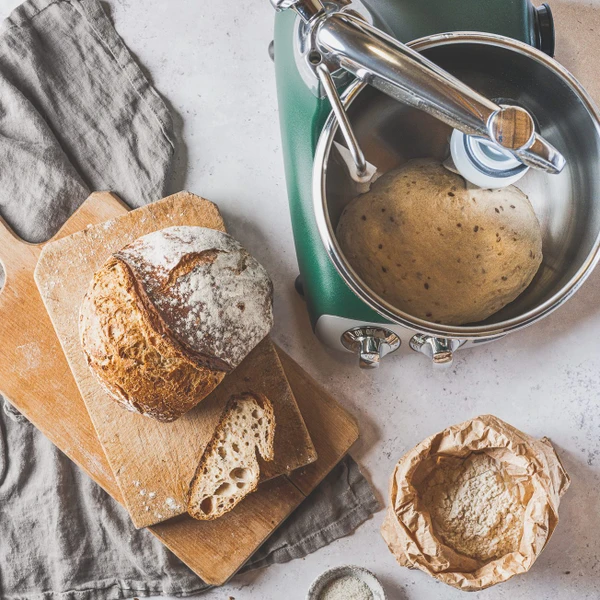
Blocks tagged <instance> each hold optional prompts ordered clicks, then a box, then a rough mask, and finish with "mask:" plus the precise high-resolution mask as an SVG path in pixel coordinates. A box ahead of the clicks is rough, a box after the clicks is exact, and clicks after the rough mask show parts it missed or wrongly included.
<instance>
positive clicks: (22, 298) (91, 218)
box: [0, 193, 358, 585]
mask: <svg viewBox="0 0 600 600" xmlns="http://www.w3.org/2000/svg"><path fill="white" fill-rule="evenodd" d="M126 210H127V208H126V207H125V206H124V205H123V204H122V203H121V201H120V200H119V199H118V198H117V197H116V196H114V195H112V194H109V193H96V194H93V195H92V196H90V198H88V200H87V201H86V202H85V203H84V204H83V205H82V206H81V207H80V208H79V210H78V211H77V212H76V213H75V214H74V215H73V216H72V217H71V218H70V219H69V220H68V222H67V223H66V224H65V226H64V227H63V228H62V229H61V230H60V232H59V233H58V234H57V235H56V236H55V238H54V239H55V240H56V239H60V238H62V237H65V236H67V235H70V234H72V233H74V232H77V231H79V230H82V229H83V228H85V227H87V226H88V225H93V224H96V223H100V222H104V221H106V220H109V219H112V218H114V217H116V216H118V215H120V214H122V213H123V212H124V211H126ZM42 247H43V245H31V244H27V243H25V242H23V241H22V240H20V239H19V238H18V237H17V236H15V235H14V234H13V233H12V232H11V230H10V228H9V227H8V226H7V225H6V224H5V223H4V222H3V221H0V262H2V264H3V266H4V269H5V271H6V283H5V286H4V288H3V289H2V291H1V292H0V345H1V347H2V353H0V391H1V393H2V394H3V395H4V396H6V397H7V398H8V399H9V401H10V402H11V403H12V404H13V405H14V406H15V407H16V408H18V409H19V410H20V411H21V412H22V413H23V414H24V415H25V416H26V417H27V418H28V419H29V420H30V421H31V422H32V423H33V424H34V425H36V426H37V427H38V429H40V430H41V431H42V432H43V433H44V434H45V435H46V436H47V437H48V438H49V439H50V440H51V441H52V442H53V443H54V444H56V445H57V446H58V447H59V448H60V449H61V450H62V451H63V452H64V453H65V454H66V455H67V456H69V457H70V458H71V459H72V460H73V461H74V462H75V463H76V464H77V465H79V467H80V468H82V469H83V470H84V471H85V472H86V473H88V475H90V477H92V479H94V481H96V483H98V484H99V485H100V486H101V487H102V488H104V489H105V490H106V491H107V492H108V493H109V494H110V495H111V496H112V497H113V498H115V499H116V500H117V501H119V502H121V503H123V498H122V495H121V491H120V489H119V486H118V484H117V481H116V479H115V478H114V475H113V473H112V470H111V469H110V466H109V464H108V461H107V459H106V456H105V454H104V451H103V449H102V446H101V444H100V442H99V440H98V438H97V436H96V434H95V431H94V427H93V425H92V421H91V419H90V416H89V414H88V412H87V409H86V406H85V404H84V402H83V400H82V398H81V396H80V394H79V391H78V389H77V386H76V384H75V381H74V379H73V377H72V374H71V372H70V369H69V366H68V364H67V361H66V359H65V357H64V354H63V353H62V351H61V347H60V344H59V342H58V338H57V337H56V335H55V332H54V330H53V326H52V323H51V321H50V318H49V316H48V314H47V312H46V310H45V308H44V305H43V303H42V300H41V297H40V295H39V293H38V291H37V288H36V284H35V281H34V278H33V272H34V269H35V266H36V263H37V260H38V257H39V255H40V252H41V250H42ZM65 285H68V282H67V283H65ZM277 353H278V355H279V357H280V359H281V362H282V364H283V366H284V369H285V372H286V375H287V376H288V379H289V381H290V384H291V386H292V389H293V391H294V394H295V396H296V400H297V403H298V406H299V407H300V410H301V412H302V414H303V417H304V420H305V423H306V426H307V428H308V431H309V432H310V435H311V437H312V439H313V441H314V444H315V447H316V449H317V452H318V454H319V458H318V460H317V461H315V462H314V463H312V464H310V465H308V466H306V467H303V468H301V469H299V470H297V471H296V472H294V473H293V474H292V476H291V478H288V477H286V476H281V477H277V478H275V479H272V480H271V481H268V482H266V483H264V484H261V485H260V486H259V489H258V491H257V492H256V493H254V494H252V495H251V496H249V497H248V498H246V499H244V501H243V502H241V503H240V504H239V505H238V506H237V507H236V508H235V509H234V510H233V511H232V512H231V513H229V514H228V515H225V516H224V517H223V518H221V519H218V520H217V521H213V522H200V521H195V520H194V519H192V518H191V517H188V516H185V515H184V516H181V517H177V518H175V519H171V520H169V521H165V522H163V523H160V524H158V525H155V526H152V527H150V528H149V531H151V532H152V533H153V534H154V535H155V536H156V537H158V538H159V539H160V540H161V541H162V542H163V543H164V544H165V545H166V546H167V547H168V548H170V549H171V550H172V551H173V552H174V553H175V554H176V555H177V556H178V557H179V558H180V559H181V560H182V561H183V562H185V563H186V564H187V565H188V566H189V567H190V568H191V569H192V570H193V571H194V572H195V573H197V574H198V575H199V576H200V577H201V578H202V579H204V580H205V581H206V582H208V583H211V584H213V585H220V584H223V583H225V581H227V579H229V578H230V577H231V576H232V575H233V574H234V573H235V572H236V571H237V570H238V569H239V568H240V567H241V566H242V565H243V564H244V563H245V562H246V560H248V558H249V557H250V556H251V555H252V553H253V552H254V551H255V550H256V549H257V548H258V547H259V546H260V545H261V543H262V542H263V541H264V540H265V539H266V538H267V537H268V536H269V535H270V534H271V533H272V532H273V531H274V530H275V529H276V528H277V527H278V526H279V525H280V524H281V523H282V522H283V520H284V519H285V518H286V517H287V516H288V515H289V514H290V513H291V512H292V511H293V510H294V509H295V508H296V507H297V506H298V505H299V504H300V502H301V501H302V500H303V499H304V498H305V497H306V495H307V494H308V493H310V491H312V489H314V487H315V486H316V485H317V484H318V483H319V482H320V481H321V480H322V479H323V478H324V477H325V476H326V475H327V473H329V471H330V470H331V469H332V468H333V467H334V466H335V464H337V462H338V461H339V460H340V459H341V458H342V457H343V456H344V454H346V452H347V451H348V450H349V448H350V446H351V445H352V443H353V442H354V441H355V440H356V439H357V437H358V429H357V426H356V423H355V421H354V419H353V418H352V417H351V416H350V415H349V414H348V413H347V412H346V411H345V410H344V409H342V408H341V407H340V406H339V404H337V403H336V402H335V401H334V400H333V399H332V398H331V397H330V396H329V395H328V394H327V393H326V392H325V391H324V390H323V389H322V388H320V387H319V386H318V384H316V383H315V382H314V381H313V380H312V379H310V378H309V377H308V376H307V374H306V373H305V372H304V371H303V370H302V369H301V368H300V367H299V366H298V365H297V364H296V363H295V362H294V361H293V360H292V359H291V358H290V357H288V356H287V355H286V354H285V353H283V352H282V351H281V350H279V349H277Z"/></svg>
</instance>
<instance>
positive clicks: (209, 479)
mask: <svg viewBox="0 0 600 600" xmlns="http://www.w3.org/2000/svg"><path fill="white" fill-rule="evenodd" d="M274 439H275V415H274V414H273V406H272V405H271V402H270V401H269V399H268V398H267V397H266V396H264V395H263V394H254V393H250V392H248V393H244V394H239V395H237V396H232V397H231V398H230V399H229V401H228V402H227V406H226V407H225V410H224V411H223V415H222V416H221V420H220V421H219V424H218V425H217V428H216V430H215V434H214V435H213V438H212V439H211V441H210V442H209V444H208V446H207V447H206V450H205V451H204V454H203V455H202V458H201V459H200V463H199V464H198V468H197V469H196V473H195V474H194V477H193V479H192V481H191V483H190V491H189V500H188V513H189V514H190V515H191V516H192V517H194V519H199V520H201V521H211V520H213V519H217V518H218V517H220V516H222V515H224V514H225V513H226V512H229V511H230V510H231V509H232V508H234V507H235V506H236V505H237V504H238V503H239V502H240V501H241V500H242V499H243V498H245V497H246V496H247V495H248V494H250V493H251V492H253V491H254V490H256V488H257V487H258V482H259V479H260V465H259V463H258V457H257V454H256V453H257V450H258V452H259V453H260V455H261V457H262V458H263V459H264V460H268V461H271V460H273V456H274V451H273V442H274Z"/></svg>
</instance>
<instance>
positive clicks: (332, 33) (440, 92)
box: [271, 0, 565, 188]
mask: <svg viewBox="0 0 600 600" xmlns="http://www.w3.org/2000/svg"><path fill="white" fill-rule="evenodd" d="M271 2H272V4H273V6H274V7H275V8H276V9H277V10H283V9H289V8H291V9H293V10H295V11H296V12H297V13H298V15H299V16H300V17H301V19H302V21H303V22H304V24H305V27H304V35H305V36H306V38H307V39H306V40H305V44H306V45H308V46H309V51H308V52H306V61H307V65H308V66H309V68H311V69H313V71H314V73H315V76H316V77H317V78H318V79H319V81H320V82H321V85H322V87H323V89H324V90H325V92H326V94H327V97H328V98H329V100H330V103H331V106H332V109H333V112H334V113H335V115H336V117H337V119H338V122H339V125H340V129H341V131H342V134H343V136H344V140H345V142H346V145H347V146H348V151H349V154H350V156H351V158H352V164H353V168H354V169H355V171H356V173H355V176H354V178H355V179H357V180H361V179H362V180H363V181H364V180H367V181H368V180H371V179H372V177H373V173H374V172H375V171H376V170H375V169H374V168H373V167H372V165H369V164H368V163H367V162H366V160H365V158H364V154H363V152H362V150H361V148H360V146H359V145H358V142H357V140H356V136H355V135H354V133H353V132H352V128H351V126H350V123H349V121H348V119H347V117H346V115H345V110H344V106H343V104H342V102H341V101H340V98H339V96H338V94H337V90H336V86H335V84H334V81H333V78H332V72H333V71H334V70H338V69H344V70H346V71H348V72H350V73H351V74H353V75H355V76H356V77H357V78H358V79H360V80H362V81H365V82H367V83H369V84H370V85H372V86H374V87H375V88H377V89H379V90H380V91H382V92H384V93H386V94H388V95H390V96H392V97H394V98H396V99H397V100H399V101H401V102H403V103H405V104H408V105H410V106H413V107H416V108H418V109H420V110H423V111H425V112H427V113H429V114H431V115H433V116H435V117H436V118H437V119H439V120H440V121H443V122H444V123H447V124H448V125H450V126H451V127H453V128H454V130H455V131H454V134H453V136H452V143H451V145H450V149H451V154H452V162H451V163H449V164H450V166H451V168H453V169H455V170H457V171H458V172H459V173H460V174H461V175H462V176H463V177H464V178H465V179H466V180H467V181H469V182H470V183H472V184H474V185H477V186H479V187H488V188H497V187H504V186H507V185H510V184H512V183H514V182H515V181H516V180H517V179H519V178H520V177H521V176H522V175H524V174H525V172H526V171H527V169H528V168H529V167H533V168H534V169H540V170H542V171H545V172H547V173H551V174H556V173H560V172H561V171H562V169H563V168H564V166H565V159H564V157H563V156H562V154H561V153H560V152H558V150H556V148H554V147H553V146H552V145H551V144H550V143H549V142H547V141H546V140H545V139H544V138H542V137H541V136H540V135H539V134H538V133H537V132H536V130H535V121H534V119H533V117H532V115H531V114H530V113H529V112H528V111H527V110H525V109H524V108H521V107H518V106H512V105H505V104H498V103H496V102H494V101H492V100H490V99H488V98H485V97H484V96H482V95H481V94H479V93H478V92H476V91H475V90H473V89H471V88H470V87H468V86H467V85H465V84H464V83H462V82H461V81H460V80H458V79H457V78H455V77H454V76H452V75H450V74H449V73H447V72H446V71H444V70H443V69H441V68H439V67H438V66H437V65H435V64H434V63H433V62H431V61H429V60H428V59H426V58H424V57H423V56H422V55H420V54H419V53H418V52H415V51H414V50H412V49H411V48H409V47H408V46H406V45H404V44H402V43H400V42H399V41H398V40H396V39H394V38H393V37H391V36H389V35H387V34H386V33H384V32H382V31H381V30H379V29H377V28H375V27H373V26H372V25H370V24H369V23H367V22H366V21H365V20H364V19H363V18H362V17H361V16H360V15H359V14H357V13H356V12H355V11H353V10H348V7H344V6H337V5H327V8H325V6H324V5H323V4H321V2H320V0H271Z"/></svg>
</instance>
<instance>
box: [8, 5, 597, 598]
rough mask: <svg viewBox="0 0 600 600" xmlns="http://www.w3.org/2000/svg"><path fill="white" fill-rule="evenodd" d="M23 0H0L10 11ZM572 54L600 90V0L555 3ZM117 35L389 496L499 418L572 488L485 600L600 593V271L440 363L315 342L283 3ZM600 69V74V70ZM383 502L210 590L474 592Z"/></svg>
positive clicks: (168, 16)
mask: <svg viewBox="0 0 600 600" xmlns="http://www.w3.org/2000/svg"><path fill="white" fill-rule="evenodd" d="M18 3H19V0H0V17H4V16H5V15H7V14H8V12H9V11H10V10H11V9H12V8H13V7H14V6H16V5H17V4H18ZM552 4H553V6H554V7H555V12H556V19H557V27H558V30H559V39H558V48H559V56H558V57H559V59H561V60H562V61H563V62H564V63H565V64H566V65H567V67H569V68H570V69H571V70H572V71H574V72H575V74H576V75H578V76H580V77H581V79H582V80H583V82H584V83H585V84H587V85H589V86H590V90H591V91H592V93H593V94H595V96H596V98H597V99H598V100H600V73H598V72H596V68H597V65H598V64H600V63H599V62H598V59H599V57H600V1H598V0H594V2H589V1H587V2H583V1H581V2H577V1H565V0H554V2H552ZM105 6H106V7H107V8H108V9H109V10H110V12H111V13H112V17H113V19H114V21H115V24H116V28H117V30H118V32H119V33H120V34H121V35H122V36H123V38H124V39H125V41H126V43H127V44H128V45H129V47H130V48H131V49H132V50H133V52H134V53H135V54H136V55H137V56H138V57H139V60H140V61H141V63H142V64H143V65H144V66H145V67H146V68H147V69H148V70H149V72H150V73H151V75H152V78H153V80H154V83H155V85H156V87H157V88H158V90H159V91H160V92H161V93H162V94H163V95H164V96H165V97H166V98H167V99H168V100H169V102H170V104H171V105H172V106H173V108H174V111H175V112H176V113H178V115H179V117H178V122H179V123H180V124H181V125H182V136H183V142H182V145H181V147H182V151H181V152H180V154H179V157H178V162H177V175H178V181H177V182H176V184H175V185H174V189H175V188H187V189H189V190H191V191H193V192H196V193H198V194H201V195H203V196H205V197H207V198H209V199H211V200H213V201H215V202H217V203H218V204H219V206H220V207H221V209H222V210H223V212H224V215H225V218H226V221H227V224H228V227H229V228H230V230H231V232H232V233H233V234H234V235H235V236H236V237H238V238H239V239H240V240H241V241H242V242H243V243H244V244H245V245H246V246H247V247H248V248H249V249H250V250H251V251H252V252H253V253H254V254H255V255H256V256H257V257H258V258H259V259H260V261H261V262H262V263H263V264H264V265H265V266H266V267H267V268H268V270H269V272H270V273H271V275H272V277H273V279H274V281H275V287H276V325H275V329H274V332H273V335H274V338H275V340H276V341H277V342H278V343H279V344H281V345H282V346H283V347H284V348H285V350H287V351H288V352H289V353H290V354H291V355H292V356H293V357H294V358H295V359H296V360H297V361H298V362H299V363H301V364H302V365H303V366H304V367H305V368H306V370H307V371H308V372H309V373H310V374H311V375H313V376H314V377H315V378H316V379H317V380H318V381H319V382H321V383H322V384H323V385H324V386H325V387H326V388H327V389H329V390H330V391H331V392H332V393H333V394H335V396H336V397H337V398H338V399H339V401H340V402H341V403H342V404H343V405H344V406H345V407H347V408H348V409H349V410H350V411H352V412H353V413H354V414H356V416H357V417H358V418H359V420H360V424H361V433H362V438H361V440H360V442H359V443H358V444H357V445H356V447H355V449H354V451H353V455H354V456H355V458H356V459H357V460H358V461H359V462H360V464H361V465H362V467H363V469H364V471H365V473H366V474H367V476H368V477H369V478H370V480H371V481H372V482H373V484H374V486H375V488H376V489H377V492H378V494H379V495H380V497H381V499H382V500H384V499H385V496H386V490H387V485H388V477H389V475H390V473H391V471H392V469H393V466H394V464H395V462H396V460H397V459H398V458H399V457H400V456H401V455H402V454H403V453H404V452H405V451H406V450H408V449H409V448H411V447H412V446H413V445H414V444H416V443H417V442H419V441H420V440H421V439H423V438H424V437H426V436H427V435H429V434H431V433H434V432H435V431H438V430H440V429H442V428H444V427H446V426H447V425H450V424H452V423H455V422H459V421H461V420H464V419H466V418H469V417H472V416H475V415H478V414H482V413H488V412H489V413H493V414H496V415H498V416H499V417H501V418H503V419H505V420H507V421H509V422H510V423H512V424H513V425H515V426H517V427H519V428H521V429H523V430H524V431H526V432H528V433H530V434H533V435H536V436H540V437H541V436H543V435H546V436H549V437H550V438H551V439H552V441H553V442H554V444H555V445H556V448H557V449H558V451H559V453H560V456H561V458H562V460H563V461H564V464H565V466H566V468H567V470H568V471H569V473H570V475H571V477H572V479H573V483H572V487H571V489H570V490H569V492H568V493H567V495H566V496H565V498H564V502H563V504H562V505H561V523H560V524H559V526H558V529H557V531H556V534H555V536H554V537H553V539H552V540H551V541H550V543H549V545H548V547H547V549H546V550H545V551H544V553H543V554H542V556H541V557H540V559H539V560H538V561H537V563H536V564H535V565H534V567H533V569H532V570H531V572H530V573H529V574H527V575H524V576H519V577H516V578H514V579H513V580H511V581H510V582H508V583H505V584H503V585H500V586H498V587H496V588H493V589H491V590H488V591H486V592H484V593H482V594H481V597H482V598H485V600H499V599H510V600H546V599H552V600H575V599H577V600H584V599H586V600H597V599H599V598H600V493H599V490H600V271H596V273H595V274H594V275H592V277H591V279H590V280H589V281H588V282H587V283H586V284H585V286H584V287H583V289H582V290H581V291H580V292H579V293H578V294H577V295H576V296H575V297H574V298H573V299H572V300H571V301H570V302H569V303H568V304H567V305H566V306H565V307H564V308H562V309H561V310H559V311H558V312H556V313H554V314H553V315H551V316H549V317H548V318H547V319H545V320H544V321H543V323H541V324H538V325H536V326H534V327H532V328H530V329H529V330H526V331H523V332H521V333H517V334H514V335H511V336H509V337H508V338H506V339H504V340H502V341H500V342H497V343H494V344H491V345H489V346H486V347H482V348H480V349H478V350H472V351H468V352H465V353H464V354H459V356H458V359H457V361H456V366H455V368H454V369H453V370H452V371H451V372H448V373H445V374H441V375H439V374H436V373H434V372H432V370H431V368H430V365H429V364H428V363H427V361H426V360H425V359H424V358H423V357H421V356H417V355H414V356H403V357H401V358H398V357H396V358H393V357H389V358H386V359H385V364H384V365H383V367H382V368H381V369H380V370H379V371H377V372H362V371H359V370H358V369H357V367H356V365H355V361H354V360H353V359H352V358H351V357H348V356H344V355H341V354H337V353H333V352H330V351H328V350H326V349H325V348H324V347H322V346H321V345H320V344H319V343H318V342H317V340H316V339H315V338H314V337H313V335H312V333H311V331H310V327H309V323H308V319H307V316H306V313H305V310H304V305H303V302H302V300H301V299H300V298H299V297H298V296H297V295H296V293H295V292H294V288H293V281H294V278H295V276H296V274H297V266H296V259H295V255H294V248H293V244H292V234H291V228H290V219H289V214H288V207H287V199H286V192H285V183H284V174H283V165H282V158H281V152H280V141H279V129H278V119H277V105H276V97H275V81H274V75H273V69H272V65H271V62H270V60H269V58H268V56H267V44H268V42H269V41H270V40H271V37H272V33H271V32H272V23H273V13H272V9H271V7H270V5H269V2H268V0H243V1H242V0H236V1H235V2H214V1H209V0H168V1H166V0H144V1H141V0H109V2H107V3H106V4H105ZM596 78H598V82H597V83H596V82H595V79H596ZM382 518H383V511H382V512H380V513H378V514H377V515H376V516H375V517H374V518H373V519H372V520H370V521H369V522H367V523H366V524H364V525H363V526H362V527H361V528H360V529H359V530H358V531H357V532H356V533H355V534H354V535H352V536H350V537H348V538H346V539H343V540H339V541H337V542H336V543H334V544H332V545H330V546H329V547H327V548H324V549H322V550H320V551H319V552H317V553H315V554H313V555H311V556H308V557H307V558H305V559H303V560H297V561H294V562H291V563H289V564H286V565H277V566H272V567H270V568H268V569H264V570H261V571H258V572H255V573H251V574H247V575H244V576H241V577H238V578H236V579H234V580H233V581H232V583H231V584H229V585H227V586H226V587H224V588H222V589H219V590H215V591H212V592H210V593H207V594H205V595H204V596H202V597H203V598H205V599H206V600H228V599H229V598H230V597H232V598H235V600H250V599H254V600H278V599H280V598H285V599H286V600H302V599H303V598H304V597H305V594H306V590H307V588H308V586H309V584H310V582H311V581H312V580H313V579H314V578H315V577H316V576H317V575H318V574H319V573H321V571H323V570H324V569H326V568H328V567H332V566H335V565H340V564H344V563H353V564H358V565H362V566H364V567H367V568H369V569H371V570H372V571H374V572H375V573H376V574H377V575H378V576H379V577H380V578H381V579H382V581H383V583H384V585H385V587H386V589H387V592H388V595H389V598H390V599H391V600H455V599H458V598H463V597H464V595H463V594H462V593H461V592H458V591H456V590H454V589H452V588H449V587H446V586H444V585H442V584H439V583H437V582H436V581H434V580H433V579H430V578H429V577H427V576H426V575H424V574H423V573H421V572H412V571H409V570H407V569H404V568H401V567H399V566H398V565H397V564H396V563H395V561H394V560H393V558H392V556H391V555H390V553H389V552H388V550H387V548H386V546H385V544H384V542H383V540H382V538H381V537H380V535H379V526H380V524H381V521H382Z"/></svg>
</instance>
